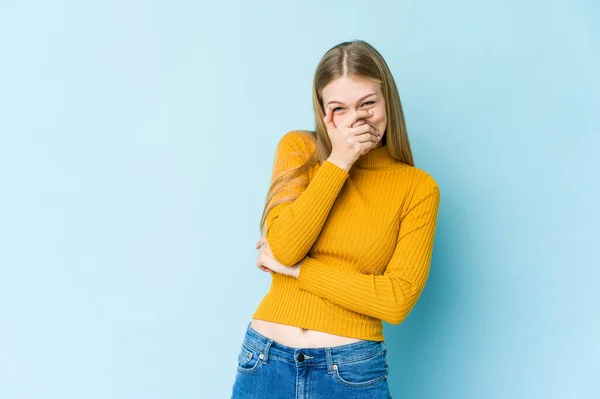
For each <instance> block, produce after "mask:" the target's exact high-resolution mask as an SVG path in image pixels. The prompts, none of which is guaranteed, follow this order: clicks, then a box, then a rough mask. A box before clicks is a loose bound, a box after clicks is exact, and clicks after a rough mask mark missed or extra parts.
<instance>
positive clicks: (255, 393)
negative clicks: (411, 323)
mask: <svg viewBox="0 0 600 399" xmlns="http://www.w3.org/2000/svg"><path fill="white" fill-rule="evenodd" d="M386 352H387V349H386V347H385V344H384V342H383V341H370V340H363V341H359V342H355V343H351V344H345V345H339V346H333V347H322V348H292V347H289V346H286V345H283V344H281V343H279V342H277V341H275V340H273V339H271V338H267V337H265V336H264V335H262V334H260V333H259V332H258V331H256V330H254V329H253V328H252V327H251V326H250V323H248V328H247V329H246V334H245V336H244V340H243V342H242V345H241V348H240V352H239V355H238V358H237V362H238V364H237V374H236V377H235V382H234V384H233V389H232V396H231V398H232V399H240V398H244V399H259V398H260V399H263V398H268V399H280V398H281V399H305V398H311V399H325V398H327V399H329V398H336V399H343V398H353V399H361V398H369V399H380V398H381V399H384V398H385V399H391V396H390V392H389V388H388V383H387V375H388V371H389V368H388V365H387V362H386Z"/></svg>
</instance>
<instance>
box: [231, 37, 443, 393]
mask: <svg viewBox="0 0 600 399" xmlns="http://www.w3.org/2000/svg"><path fill="white" fill-rule="evenodd" d="M313 83H314V84H313V107H314V113H315V121H316V127H315V131H314V132H312V131H300V130H294V131H290V132H288V133H286V134H285V135H284V136H283V137H282V138H281V139H280V141H279V144H278V146H277V151H276V154H275V160H274V166H273V174H272V178H271V187H270V188H269V194H268V195H267V200H266V203H265V208H264V210H263V215H262V219H261V223H260V228H261V233H263V232H265V235H264V236H262V237H261V238H260V239H259V241H258V243H257V248H260V250H259V254H258V260H257V267H259V268H260V269H261V270H263V271H266V272H269V273H270V274H271V276H272V283H271V287H270V290H269V292H268V293H267V294H266V295H265V297H264V298H263V300H262V301H261V303H260V304H259V306H258V309H257V310H256V312H255V313H254V315H253V316H252V320H251V322H250V323H248V326H247V329H246V333H245V336H244V339H243V342H242V345H241V350H240V352H239V356H238V359H237V360H238V365H237V375H236V379H235V382H234V384H233V389H232V398H245V399H252V398H304V397H314V398H340V399H341V398H372V399H373V398H389V397H390V394H389V389H388V383H387V376H388V372H389V368H388V365H387V362H386V353H387V348H386V346H385V344H384V336H383V323H382V322H383V321H386V322H388V323H390V324H400V323H401V322H402V321H403V320H404V319H405V318H406V316H408V314H409V313H410V311H411V309H412V308H413V307H414V305H415V303H416V302H417V299H418V298H419V296H420V294H421V292H422V290H423V287H424V286H425V283H426V280H427V276H428V274H429V267H430V261H431V254H432V249H433V243H434V235H435V226H436V219H437V214H438V206H439V198H440V192H439V188H438V185H437V184H436V181H435V180H434V179H433V178H432V177H431V176H430V175H429V174H428V173H427V172H425V171H424V170H422V169H418V168H416V167H415V166H414V162H413V157H412V153H411V149H410V145H409V140H408V135H407V132H406V127H405V122H404V115H403V111H402V106H401V103H400V97H399V94H398V90H397V88H396V84H395V82H394V78H393V77H392V74H391V72H390V70H389V68H388V66H387V64H386V62H385V60H384V59H383V57H382V56H381V54H380V53H379V52H378V51H377V50H375V49H374V48H373V47H372V46H371V45H369V44H368V43H366V42H364V41H358V40H357V41H352V42H344V43H340V44H338V45H336V46H334V47H333V48H331V49H330V50H329V51H327V53H326V54H325V55H324V56H323V58H322V59H321V61H320V62H319V64H318V66H317V69H316V72H315V76H314V82H313ZM265 224H266V231H265V229H264V227H265Z"/></svg>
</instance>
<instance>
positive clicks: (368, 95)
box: [327, 93, 377, 105]
mask: <svg viewBox="0 0 600 399" xmlns="http://www.w3.org/2000/svg"><path fill="white" fill-rule="evenodd" d="M376 94H377V93H371V94H367V95H366V96H362V97H361V98H359V99H358V101H357V102H356V103H357V104H358V103H359V102H361V101H362V100H364V99H365V98H367V97H371V96H374V95H376ZM331 103H338V104H343V102H341V101H335V100H334V101H329V102H328V103H327V105H329V104H331Z"/></svg>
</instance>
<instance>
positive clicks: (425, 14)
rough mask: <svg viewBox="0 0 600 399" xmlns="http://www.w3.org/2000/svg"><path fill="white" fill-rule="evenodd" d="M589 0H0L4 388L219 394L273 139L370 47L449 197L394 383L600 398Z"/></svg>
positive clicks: (247, 293)
mask: <svg viewBox="0 0 600 399" xmlns="http://www.w3.org/2000/svg"><path fill="white" fill-rule="evenodd" d="M599 8H600V7H599V6H598V3H597V2H594V1H591V0H589V1H529V2H521V1H485V2H484V1H472V0H470V1H469V0H465V1H457V2H448V1H410V2H407V1H403V2H393V3H392V2H389V3H388V2H383V1H372V2H364V1H361V2H358V1H344V2H340V1H330V2H321V1H303V2H275V1H273V2H265V1H260V2H259V1H254V2H242V1H238V2H232V1H226V2H210V3H208V2H197V1H169V2H167V1H162V2H156V1H154V2H148V1H126V2H124V1H85V2H83V1H18V2H9V1H3V2H2V3H1V6H0V46H1V55H0V57H1V60H0V61H1V62H0V187H1V196H0V398H3V399H22V398H57V399H58V398H60V399H67V398H87V399H92V398H123V399H132V398H144V399H151V398H161V399H163V398H211V399H212V398H227V397H228V395H229V393H230V389H231V384H232V383H233V379H234V377H235V371H236V370H235V362H236V358H237V353H238V350H239V345H240V343H241V340H242V337H243V333H244V331H245V328H246V325H247V323H248V322H249V320H250V316H251V314H252V313H253V311H254V310H255V308H256V306H257V305H258V303H259V301H260V299H261V298H262V296H263V295H264V294H265V293H266V292H267V290H268V288H269V284H270V278H269V275H268V274H265V273H263V272H261V271H259V270H258V269H257V268H256V267H255V261H256V249H255V243H256V241H257V240H258V238H259V235H258V222H259V218H260V215H261V211H262V206H263V204H264V199H265V195H266V190H267V187H268V180H269V177H270V170H271V166H272V161H273V154H274V150H275V145H276V143H277V141H278V140H279V138H280V137H281V136H282V135H283V134H284V133H286V132H287V131H289V130H293V129H311V128H312V127H313V116H312V108H311V97H310V96H311V82H312V77H313V73H314V69H315V67H316V64H317V62H318V61H319V59H320V57H321V56H322V55H323V54H324V52H325V51H326V50H327V49H329V48H330V47H332V46H333V45H335V44H337V43H339V42H341V41H344V40H351V39H364V40H367V41H368V42H370V43H371V44H373V45H374V46H375V47H376V48H377V49H378V50H379V51H380V52H381V53H382V54H383V56H384V57H385V58H386V60H387V62H388V63H389V66H390V68H391V69H392V71H393V74H394V76H395V78H396V81H397V84H398V87H399V90H400V95H401V98H402V101H403V104H404V110H405V114H406V118H407V124H408V128H409V135H410V138H411V143H412V147H413V151H414V155H415V158H416V161H417V166H418V167H421V168H423V169H425V170H427V171H428V172H429V173H431V174H432V175H433V176H434V177H435V178H436V180H437V181H438V183H439V185H440V188H441V193H442V202H441V207H440V214H439V220H438V229H437V235H436V245H435V250H434V256H433V263H432V270H431V274H430V279H429V282H428V284H427V286H426V289H425V291H424V293H423V295H422V297H421V299H420V301H419V302H418V304H417V306H416V307H415V309H414V311H413V313H411V315H410V316H409V317H408V319H407V320H406V322H405V323H403V324H401V325H399V326H391V325H386V327H385V335H386V341H387V343H388V346H389V347H390V351H389V364H390V369H391V374H390V380H389V382H390V387H391V390H392V396H393V397H394V398H411V399H413V398H424V399H431V398H460V399H466V398H473V399H480V398H490V399H491V398H527V399H531V398H592V397H600V394H599V392H600V387H599V385H598V379H597V376H598V375H599V373H600V366H599V365H600V361H599V360H598V358H599V357H600V349H599V348H600V345H599V344H598V338H599V337H600V294H599V289H598V286H599V281H600V280H599V277H600V273H599V268H600V255H599V252H600V251H599V234H598V230H597V229H598V226H599V225H600V217H599V211H598V202H599V201H598V196H599V194H600V193H599V189H598V183H599V181H600V179H599V178H598V173H599V172H600V165H599V162H598V152H599V149H600V139H599V133H600V129H599V128H600V122H599V116H598V110H599V105H600V94H599V93H600V79H599V78H598V71H599V70H600V44H599V43H600V40H599V39H600V28H599V25H598V20H599V18H600V13H599Z"/></svg>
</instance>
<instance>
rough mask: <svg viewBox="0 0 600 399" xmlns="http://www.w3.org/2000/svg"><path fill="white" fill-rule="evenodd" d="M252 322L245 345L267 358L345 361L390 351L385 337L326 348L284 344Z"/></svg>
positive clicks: (308, 362)
mask: <svg viewBox="0 0 600 399" xmlns="http://www.w3.org/2000/svg"><path fill="white" fill-rule="evenodd" d="M250 324H251V322H249V323H248V327H247V329H246V334H245V336H244V345H246V346H247V347H248V348H251V349H254V350H255V351H257V352H260V353H261V354H262V355H263V362H264V363H266V362H267V361H268V359H269V358H275V359H278V360H283V361H287V362H289V363H296V364H298V365H306V366H309V365H313V366H315V365H325V364H326V365H328V366H331V365H332V364H333V363H336V364H343V363H346V362H352V361H356V360H360V359H364V358H368V357H371V356H374V355H378V354H380V353H382V352H384V353H385V352H386V351H387V347H386V345H385V343H384V342H383V341H371V340H361V341H359V342H354V343H351V344H344V345H338V346H328V347H322V348H293V347H291V346H287V345H283V344H282V343H280V342H277V341H275V340H273V339H271V338H268V337H265V336H264V335H262V334H261V333H259V332H258V331H256V330H255V329H253V328H252V326H251V325H250Z"/></svg>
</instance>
